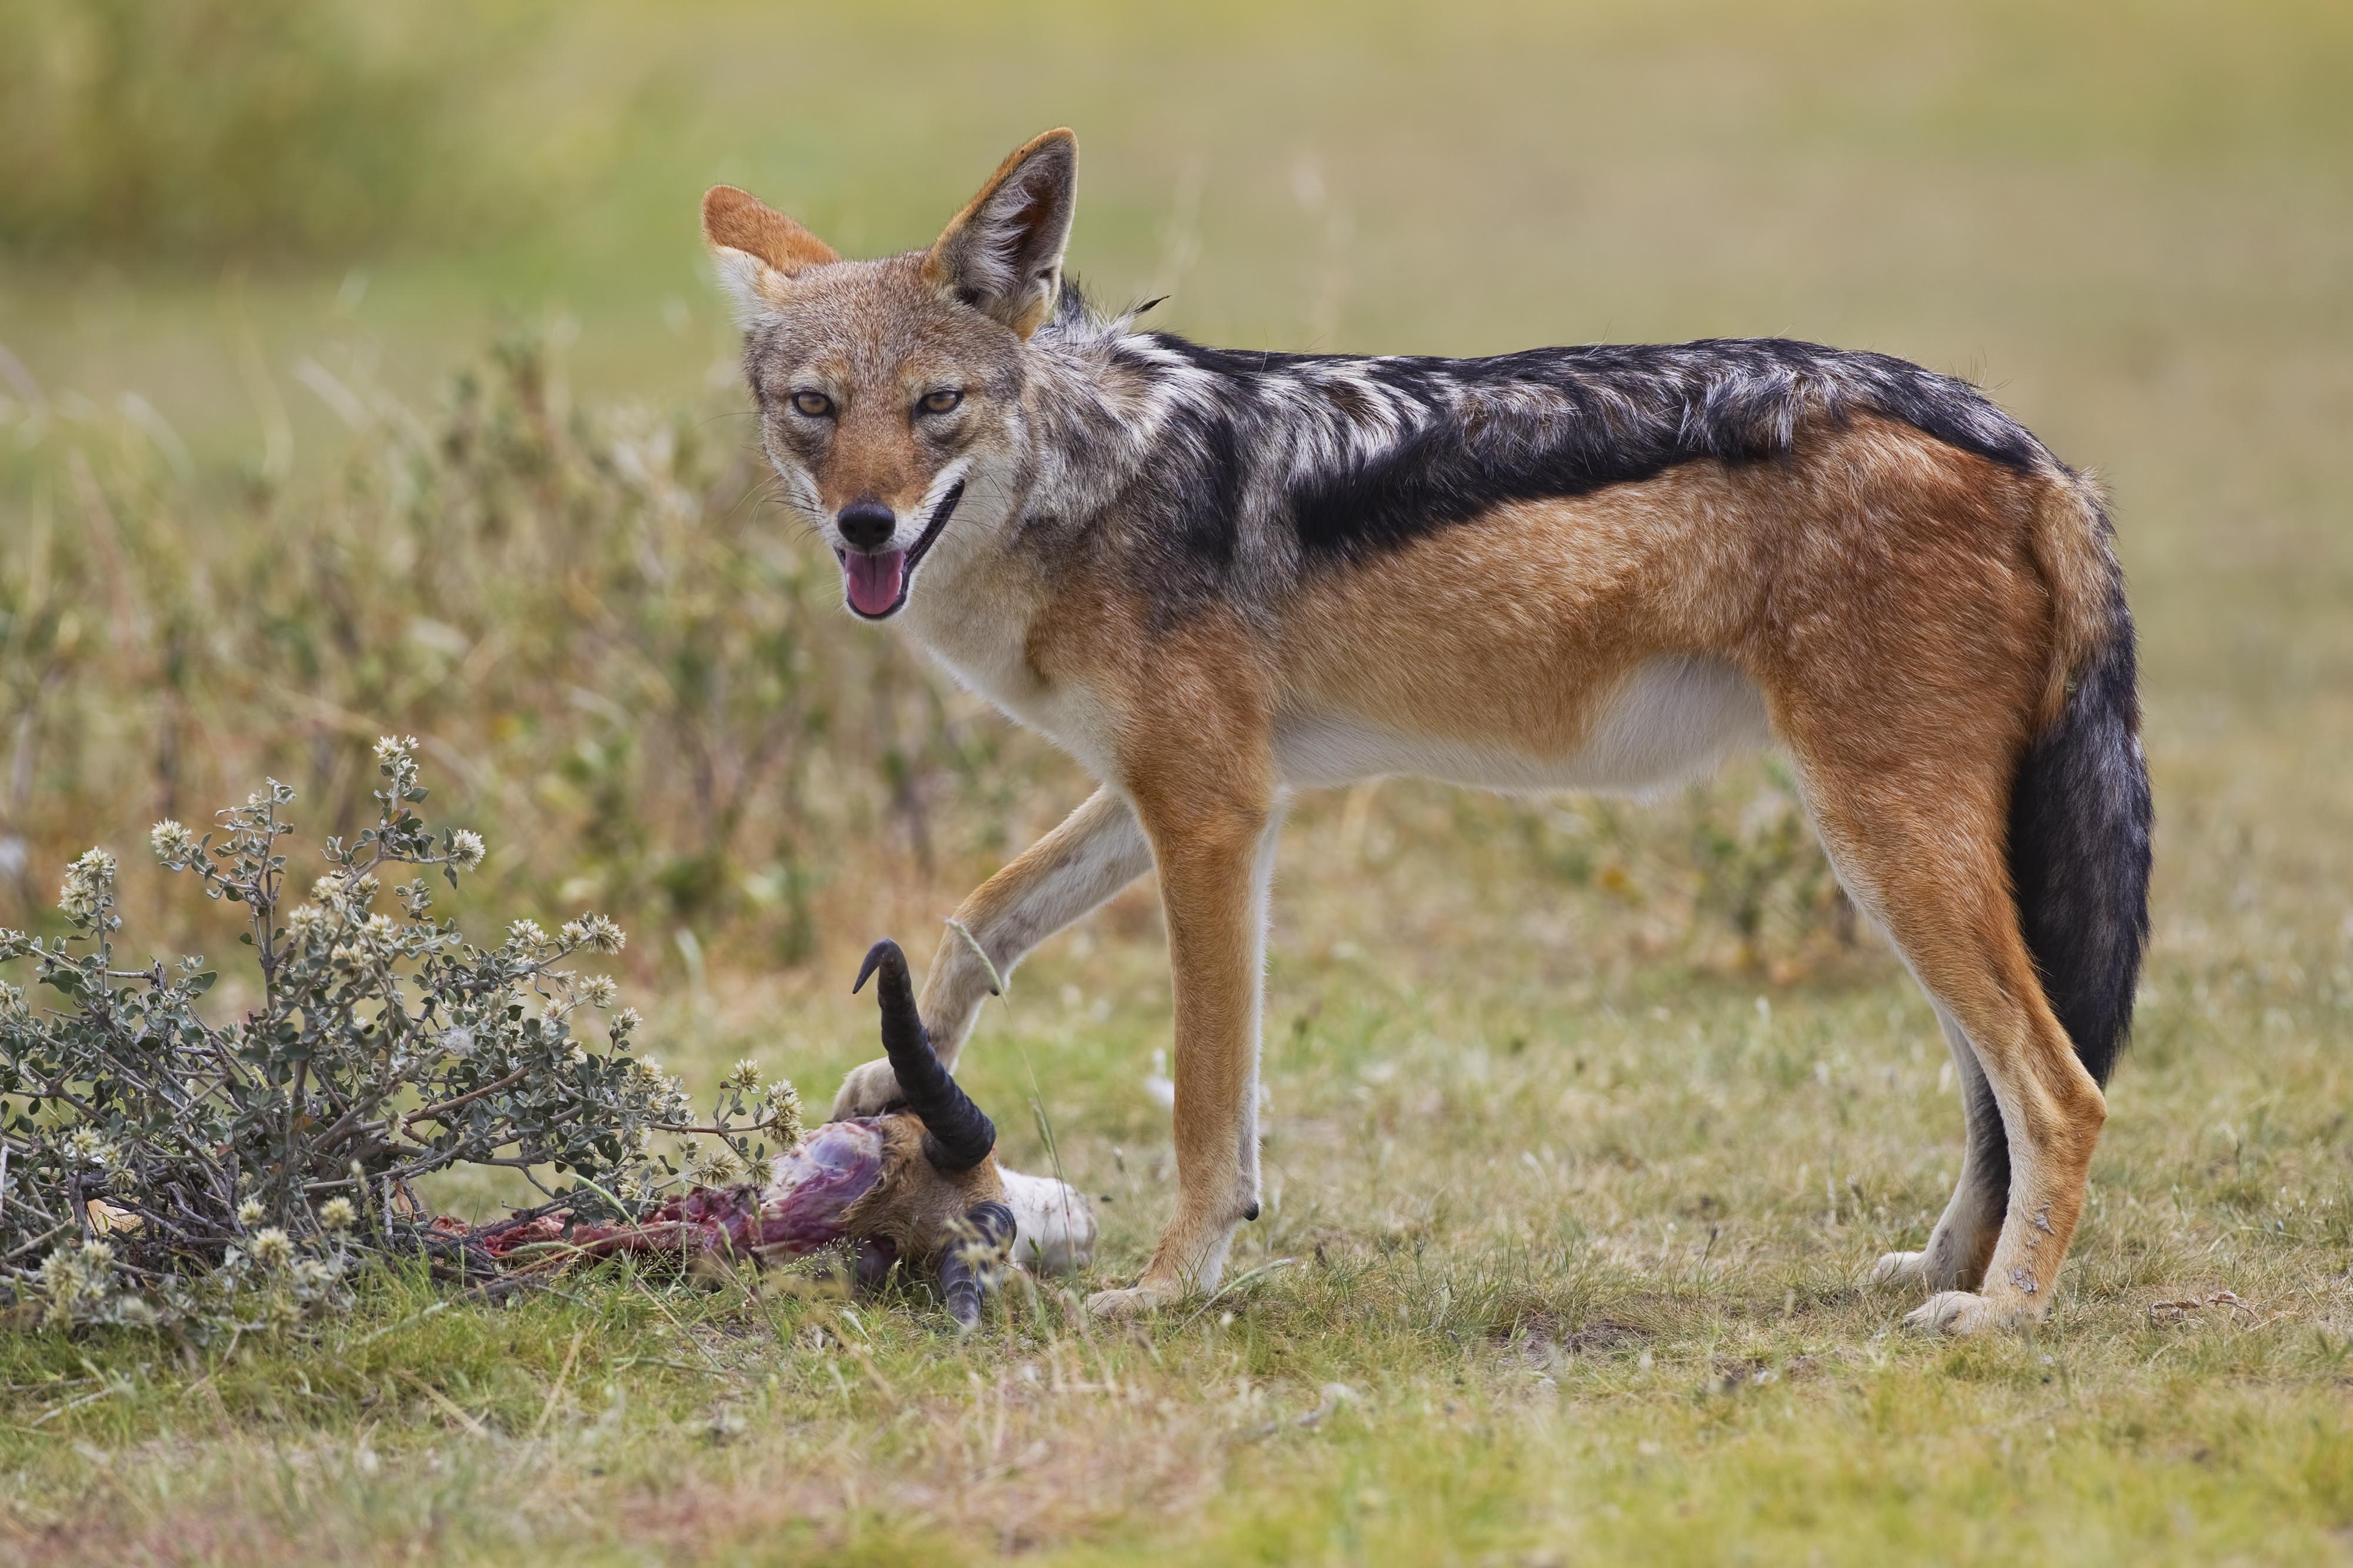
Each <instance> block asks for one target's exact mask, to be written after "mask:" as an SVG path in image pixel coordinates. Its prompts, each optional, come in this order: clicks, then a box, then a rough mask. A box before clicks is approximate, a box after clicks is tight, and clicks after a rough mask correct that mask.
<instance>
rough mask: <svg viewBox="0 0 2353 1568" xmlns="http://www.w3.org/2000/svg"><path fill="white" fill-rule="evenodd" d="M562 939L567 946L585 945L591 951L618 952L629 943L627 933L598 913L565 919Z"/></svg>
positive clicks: (534, 928) (535, 928)
mask: <svg viewBox="0 0 2353 1568" xmlns="http://www.w3.org/2000/svg"><path fill="white" fill-rule="evenodd" d="M532 929H533V930H534V931H536V930H537V929H538V928H537V927H536V926H534V927H533V928H532ZM564 941H565V945H567V946H570V947H585V948H586V949H587V950H588V951H589V952H607V953H609V952H620V951H621V949H623V948H624V947H627V946H628V944H629V937H628V932H627V931H623V930H622V929H621V928H620V926H619V925H618V924H617V922H616V921H613V920H612V919H610V918H609V917H607V916H605V915H599V914H585V915H582V916H581V917H580V918H579V919H578V920H576V921H565V924H564Z"/></svg>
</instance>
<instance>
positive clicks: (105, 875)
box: [58, 849, 114, 925]
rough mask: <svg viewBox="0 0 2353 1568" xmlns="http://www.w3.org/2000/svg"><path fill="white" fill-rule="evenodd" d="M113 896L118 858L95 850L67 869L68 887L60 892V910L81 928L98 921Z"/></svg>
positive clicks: (59, 890)
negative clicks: (81, 925) (87, 923)
mask: <svg viewBox="0 0 2353 1568" xmlns="http://www.w3.org/2000/svg"><path fill="white" fill-rule="evenodd" d="M113 896H114V857H113V856H111V855H109V854H108V853H107V852H106V851H105V850H103V849H91V850H88V851H85V852H84V853H83V855H82V858H80V859H79V860H77V861H75V862H74V863H73V864H72V865H70V866H69V867H67V868H66V880H65V886H64V887H62V888H60V889H58V908H59V909H60V910H64V911H65V913H66V918H67V919H68V920H70V921H73V922H74V923H75V924H77V925H79V924H83V923H86V922H88V921H94V920H96V919H97V918H98V912H99V910H102V909H104V908H105V907H106V905H107V903H108V901H109V900H111V899H112V898H113Z"/></svg>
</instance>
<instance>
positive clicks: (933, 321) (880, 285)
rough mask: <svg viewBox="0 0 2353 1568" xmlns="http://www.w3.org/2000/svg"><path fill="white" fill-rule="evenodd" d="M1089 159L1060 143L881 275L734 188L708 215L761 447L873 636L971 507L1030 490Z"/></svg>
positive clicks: (720, 191)
mask: <svg viewBox="0 0 2353 1568" xmlns="http://www.w3.org/2000/svg"><path fill="white" fill-rule="evenodd" d="M1078 159H1079V145H1078V141H1077V139H1076V138H1075V137H1073V136H1072V135H1071V133H1070V132H1068V131H1050V132H1046V134H1044V135H1043V136H1040V137H1039V138H1038V139H1037V140H1036V141H1034V142H1030V143H1029V145H1028V146H1026V147H1023V148H1022V149H1021V150H1020V151H1019V152H1018V153H1014V154H1013V156H1011V157H1010V158H1008V159H1007V160H1006V161H1005V163H1004V164H1003V166H1002V167H1000V168H999V169H998V170H997V174H996V175H995V176H994V177H993V178H991V179H990V180H989V182H988V184H986V185H984V186H982V187H981V190H980V194H979V195H976V196H975V197H973V199H972V200H971V202H969V203H968V204H966V205H965V209H964V210H963V211H962V212H960V213H958V214H956V216H955V219H954V220H953V221H951V222H950V223H949V225H948V226H947V229H946V232H944V233H943V234H942V235H941V236H940V237H939V239H938V240H937V241H936V242H935V243H934V245H933V246H932V247H931V248H930V249H929V250H917V251H911V252H909V253H907V254H906V255H903V256H893V257H890V258H885V259H883V260H880V261H845V260H843V259H842V258H840V257H839V256H837V255H835V254H834V252H833V249H832V247H829V246H828V245H827V244H826V243H825V242H824V241H823V240H821V239H819V238H818V237H816V236H815V235H813V234H811V233H809V231H808V230H807V229H805V228H803V227H802V226H800V225H798V224H797V223H795V222H794V221H793V220H792V219H790V218H788V217H786V216H785V215H784V214H782V213H780V212H776V211H775V210H774V209H772V208H770V207H767V206H765V205H762V204H761V203H760V202H759V201H758V200H757V199H756V198H755V197H754V196H752V195H749V194H747V193H745V192H743V191H739V190H736V189H735V188H734V187H733V186H732V185H718V186H714V187H713V188H712V190H711V191H710V193H709V194H708V195H705V196H704V197H703V198H702V237H703V241H704V243H705V244H707V245H709V246H710V247H711V253H712V258H713V259H714V260H716V261H717V263H718V266H719V277H720V280H721V282H722V283H723V285H724V286H725V287H726V289H727V291H728V293H729V294H730V295H732V296H733V299H734V301H735V309H736V314H737V318H738V320H739V321H741V323H742V325H743V327H744V373H745V374H746V375H747V376H748V377H749V378H750V381H751V384H752V395H753V396H754V398H755V399H756V400H757V401H758V403H759V412H760V430H761V441H762V444H763V445H764V446H765V447H766V449H767V453H768V458H769V461H770V462H772V463H774V464H775V465H776V472H777V474H778V476H779V477H780V478H781V479H783V481H784V484H785V492H786V498H787V499H788V500H789V501H790V502H791V504H793V505H794V506H795V507H796V508H797V510H801V511H803V512H805V513H806V514H807V516H808V517H809V519H810V520H811V521H813V522H814V523H815V524H816V525H817V527H818V531H819V532H821V533H822V534H823V535H824V537H825V541H826V542H827V543H828V544H829V545H831V546H832V547H833V552H834V554H835V556H836V557H837V558H839V561H840V563H841V576H842V586H843V590H844V592H845V595H846V596H847V597H848V599H849V607H850V608H851V609H852V610H853V611H855V612H856V613H857V614H859V615H860V616H864V617H866V618H867V619H869V620H882V619H885V618H887V617H888V616H892V615H894V614H896V613H897V612H898V610H899V608H900V606H901V605H904V604H905V603H906V602H907V595H908V593H909V592H910V590H911V589H912V588H913V583H914V578H915V574H916V572H917V570H918V568H920V567H921V565H922V563H923V560H924V558H925V557H926V556H927V555H928V554H929V553H930V552H931V551H932V549H933V547H934V545H935V544H937V543H938V542H939V541H940V540H941V538H942V537H943V535H944V533H945V532H946V531H948V530H949V529H950V528H952V527H954V526H955V521H956V515H957V511H958V508H959V506H960V505H961V504H963V503H964V502H965V498H966V496H967V494H968V493H969V494H972V495H974V496H982V495H987V496H990V497H993V498H1002V497H1003V496H1005V495H1006V494H1007V493H1008V491H1010V490H1011V489H1014V488H1015V486H1014V481H1015V479H1016V477H1017V470H1018V468H1019V466H1020V461H1021V456H1020V453H1021V446H1020V443H1021V437H1022V432H1023V428H1024V426H1023V420H1022V415H1021V388H1022V382H1023V368H1024V353H1025V345H1026V344H1027V342H1028V341H1029V335H1030V334H1031V333H1032V332H1034V331H1037V330H1038V328H1039V325H1041V324H1042V323H1043V322H1045V321H1047V320H1048V318H1050V316H1051V315H1052V314H1053V310H1054V301H1055V299H1056V297H1057V295H1058V294H1059V293H1060V289H1061V279H1062V247H1063V244H1064V242H1065V241H1066V240H1067V239H1068V238H1069V237H1070V232H1071V205H1072V201H1073V195H1074V186H1075V182H1076V178H1077V174H1078ZM985 510H988V509H985V508H975V507H969V506H967V507H965V513H966V516H967V519H968V520H972V514H973V513H974V512H976V511H985ZM996 510H997V512H998V513H999V514H1000V517H999V519H997V520H992V521H1001V512H1002V504H1001V500H1000V501H999V504H998V505H997V508H996Z"/></svg>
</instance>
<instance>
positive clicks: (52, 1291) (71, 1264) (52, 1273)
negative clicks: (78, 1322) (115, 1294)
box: [36, 1240, 114, 1329]
mask: <svg viewBox="0 0 2353 1568" xmlns="http://www.w3.org/2000/svg"><path fill="white" fill-rule="evenodd" d="M36 1278H37V1279H38V1280H39V1282H40V1290H41V1294H42V1296H43V1297H45V1298H46V1299H47V1303H48V1305H47V1308H46V1309H45V1310H43V1312H42V1314H41V1326H42V1327H44V1328H49V1329H62V1328H66V1327H68V1326H69V1325H70V1324H71V1323H72V1322H73V1321H74V1318H75V1316H76V1315H77V1314H78V1313H79V1314H94V1313H96V1312H97V1311H98V1310H100V1308H102V1307H104V1306H105V1305H106V1299H107V1297H108V1296H109V1295H110V1294H111V1292H112V1290H113V1286H114V1248H113V1247H110V1246H108V1245H107V1244H106V1243H105V1242H102V1241H98V1240H90V1241H85V1242H81V1243H79V1245H75V1246H69V1247H58V1249H57V1250H56V1251H55V1252H52V1253H50V1254H49V1255H48V1257H47V1258H43V1259H42V1260H41V1268H40V1272H39V1273H38V1274H37V1276H36Z"/></svg>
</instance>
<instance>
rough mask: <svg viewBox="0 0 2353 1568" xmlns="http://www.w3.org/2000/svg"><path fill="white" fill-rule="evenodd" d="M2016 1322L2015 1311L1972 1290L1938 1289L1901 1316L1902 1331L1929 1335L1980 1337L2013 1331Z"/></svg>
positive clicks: (2017, 1318) (2017, 1317)
mask: <svg viewBox="0 0 2353 1568" xmlns="http://www.w3.org/2000/svg"><path fill="white" fill-rule="evenodd" d="M2018 1321H2019V1316H2018V1314H2017V1313H2016V1312H2013V1311H2010V1310H2005V1309H2003V1308H2002V1307H2001V1306H2000V1305H1999V1304H1997V1303H1996V1302H1993V1301H1990V1300H1987V1299H1986V1298H1985V1297H1983V1296H1980V1295H1978V1294H1977V1293H1976V1292H1975V1291H1971V1290H1939V1291H1937V1292H1936V1294H1935V1295H1933V1296H1931V1297H1929V1298H1928V1300H1926V1302H1924V1303H1923V1304H1922V1305H1920V1306H1918V1307H1915V1308H1914V1309H1913V1310H1911V1311H1909V1312H1906V1313H1905V1314H1904V1326H1905V1328H1907V1329H1920V1330H1924V1331H1926V1332H1928V1333H1932V1334H1955V1335H1959V1334H1982V1333H1987V1332H1989V1331H1993V1330H1995V1329H2008V1328H2014V1327H2016V1326H2017V1325H2018Z"/></svg>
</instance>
